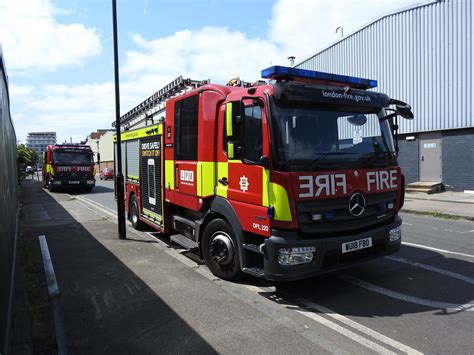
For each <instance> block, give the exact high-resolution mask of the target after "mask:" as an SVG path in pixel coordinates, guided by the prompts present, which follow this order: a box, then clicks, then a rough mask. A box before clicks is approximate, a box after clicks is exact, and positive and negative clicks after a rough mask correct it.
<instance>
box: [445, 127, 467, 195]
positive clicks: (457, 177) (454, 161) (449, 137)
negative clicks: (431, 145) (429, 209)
mask: <svg viewBox="0 0 474 355" xmlns="http://www.w3.org/2000/svg"><path fill="white" fill-rule="evenodd" d="M442 154H443V183H444V185H445V187H446V189H448V190H453V191H463V190H474V128H470V129H460V130H450V131H444V132H443V136H442Z"/></svg>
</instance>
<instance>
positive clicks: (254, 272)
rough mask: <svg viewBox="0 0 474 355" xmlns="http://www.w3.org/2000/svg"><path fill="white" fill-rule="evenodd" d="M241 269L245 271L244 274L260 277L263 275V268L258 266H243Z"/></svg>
mask: <svg viewBox="0 0 474 355" xmlns="http://www.w3.org/2000/svg"><path fill="white" fill-rule="evenodd" d="M242 271H243V272H245V273H246V274H249V275H252V276H255V277H258V278H261V279H263V277H264V275H265V273H264V271H263V269H260V268H258V267H244V268H242Z"/></svg>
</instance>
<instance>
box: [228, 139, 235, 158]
mask: <svg viewBox="0 0 474 355" xmlns="http://www.w3.org/2000/svg"><path fill="white" fill-rule="evenodd" d="M227 156H228V157H229V159H233V158H234V143H231V142H229V143H227Z"/></svg>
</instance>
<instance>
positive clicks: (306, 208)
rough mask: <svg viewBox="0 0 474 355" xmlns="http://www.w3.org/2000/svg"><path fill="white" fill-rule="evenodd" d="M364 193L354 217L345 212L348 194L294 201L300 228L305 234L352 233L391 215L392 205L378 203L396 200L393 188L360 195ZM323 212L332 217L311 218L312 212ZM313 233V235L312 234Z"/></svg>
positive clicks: (330, 234)
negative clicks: (387, 208) (362, 204)
mask: <svg viewBox="0 0 474 355" xmlns="http://www.w3.org/2000/svg"><path fill="white" fill-rule="evenodd" d="M364 197H365V200H366V207H365V211H364V212H363V213H362V215H360V216H358V217H354V216H353V215H352V214H351V213H350V212H349V200H350V196H346V197H342V198H335V199H325V200H313V201H302V202H298V203H297V204H296V210H297V214H298V222H299V225H300V230H301V232H303V234H304V235H305V236H307V237H316V236H318V237H322V236H336V235H341V234H353V233H357V232H360V231H363V230H364V229H367V228H368V227H375V226H378V225H381V224H384V222H387V221H388V220H391V219H392V218H393V216H394V215H395V209H393V210H390V211H386V212H383V211H381V210H380V208H379V204H386V203H388V202H394V203H395V204H396V199H397V192H396V191H390V192H381V193H375V194H370V195H364ZM325 212H326V213H327V212H329V213H333V214H334V217H333V218H332V219H328V220H325V219H324V217H323V218H322V219H321V220H320V221H313V220H312V215H313V214H317V213H320V214H322V215H324V213H325ZM316 233H317V235H315V234H316Z"/></svg>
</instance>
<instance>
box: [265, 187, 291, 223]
mask: <svg viewBox="0 0 474 355" xmlns="http://www.w3.org/2000/svg"><path fill="white" fill-rule="evenodd" d="M268 190H269V196H268V197H269V200H270V205H271V206H273V207H275V217H274V218H273V219H275V220H277V221H287V222H290V221H291V210H290V201H289V200H288V194H287V193H286V190H285V188H284V187H283V186H281V185H278V184H275V183H273V182H270V183H269V184H268Z"/></svg>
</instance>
